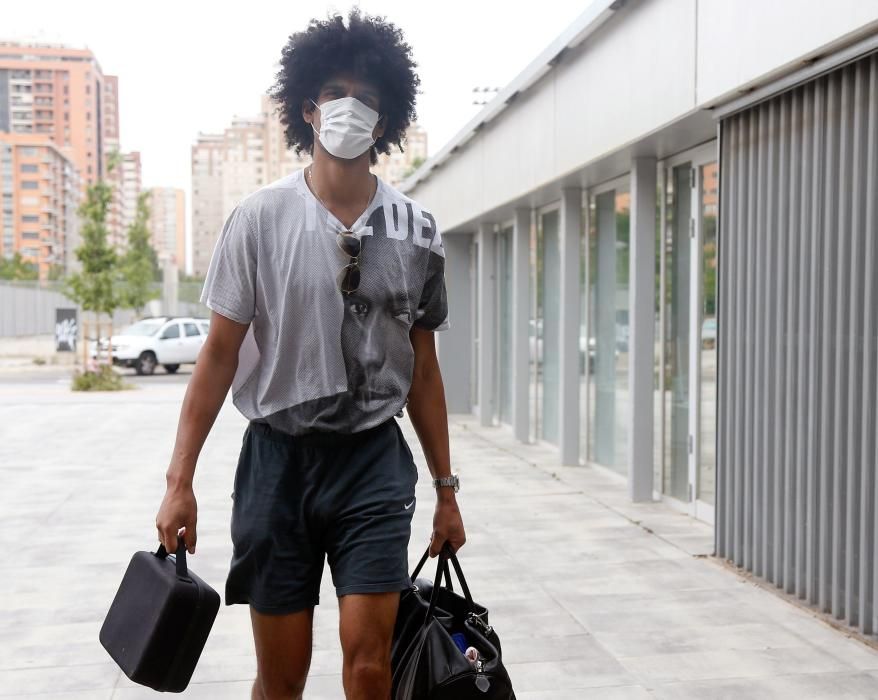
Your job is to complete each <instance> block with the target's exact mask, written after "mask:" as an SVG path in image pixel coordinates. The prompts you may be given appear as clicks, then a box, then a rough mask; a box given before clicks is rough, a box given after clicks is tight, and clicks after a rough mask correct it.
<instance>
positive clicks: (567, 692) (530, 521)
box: [0, 380, 878, 700]
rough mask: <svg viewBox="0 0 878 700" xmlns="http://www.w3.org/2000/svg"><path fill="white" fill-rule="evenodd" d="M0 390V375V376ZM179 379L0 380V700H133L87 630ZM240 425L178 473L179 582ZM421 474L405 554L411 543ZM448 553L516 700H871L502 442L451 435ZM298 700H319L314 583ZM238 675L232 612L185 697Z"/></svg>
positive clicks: (643, 521) (227, 689)
mask: <svg viewBox="0 0 878 700" xmlns="http://www.w3.org/2000/svg"><path fill="white" fill-rule="evenodd" d="M0 381H2V380H0ZM184 388H185V387H184V385H183V384H167V383H165V384H155V385H149V384H147V385H146V388H143V389H140V390H136V391H130V392H123V393H118V394H103V395H99V394H91V395H83V394H73V393H70V392H69V391H68V390H67V388H66V386H65V385H63V384H59V383H57V382H56V381H55V380H52V381H51V382H50V381H45V382H41V383H40V382H38V383H32V384H11V383H6V384H4V383H0V479H2V485H3V487H2V489H0V526H2V527H0V544H2V547H3V552H4V556H3V557H2V560H0V562H2V563H0V650H2V653H0V696H6V697H15V698H23V697H30V696H31V695H33V696H35V697H37V696H38V697H43V698H47V697H51V698H65V699H67V700H74V699H75V700H108V699H110V698H112V699H113V700H128V699H131V698H141V697H152V696H153V693H152V692H151V691H148V690H144V689H142V688H138V687H136V686H134V685H133V684H132V683H130V682H129V681H128V680H127V679H126V678H125V677H124V676H123V675H121V674H120V672H119V670H118V669H117V667H116V666H115V665H114V664H113V663H112V661H111V660H110V659H109V657H108V656H107V655H106V653H105V652H104V650H103V649H102V648H101V646H100V645H99V643H98V630H99V628H100V625H101V622H102V620H103V616H104V614H105V613H106V610H107V608H108V606H109V603H110V601H111V600H112V596H113V594H114V592H115V589H116V586H117V585H118V582H119V579H120V577H121V575H122V573H123V571H124V568H125V566H126V565H127V562H128V559H129V558H130V556H131V554H132V553H133V552H134V551H135V550H137V549H149V548H153V547H154V544H155V535H154V528H153V523H154V517H155V511H156V509H157V507H158V504H159V501H160V499H161V496H162V494H163V478H162V477H163V474H164V470H165V467H166V465H167V460H168V457H169V454H170V451H171V448H172V445H173V437H174V430H175V426H176V421H177V416H178V412H179V407H180V402H181V399H182V396H183V391H184ZM243 429H244V421H243V419H242V418H241V417H240V416H239V415H238V414H237V412H236V411H235V409H234V407H233V406H232V405H231V404H230V403H227V404H226V406H225V407H224V409H223V411H222V413H221V414H220V417H219V419H218V422H217V425H216V426H215V428H214V430H213V432H212V434H211V436H210V438H209V439H208V442H207V444H206V446H205V450H204V453H203V457H202V459H201V462H200V465H199V469H198V473H197V477H196V495H197V497H198V500H199V504H200V512H199V543H198V554H197V555H196V556H195V557H194V559H193V560H192V565H193V568H194V569H195V570H196V571H198V573H199V574H200V575H201V576H202V577H204V578H205V579H206V580H207V581H209V582H210V583H211V584H213V585H214V586H215V587H216V588H218V589H221V588H222V584H223V581H224V575H225V572H226V566H227V562H228V560H229V556H230V549H231V547H230V543H229V537H228V523H229V514H230V506H231V500H230V498H229V495H230V491H231V483H232V474H233V470H234V466H235V462H236V458H237V455H238V450H239V448H240V441H241V435H242V431H243ZM405 429H406V432H407V434H408V435H409V438H410V442H411V444H412V448H413V451H414V452H415V457H416V459H417V460H418V461H419V466H420V467H421V470H422V475H421V481H420V483H419V485H418V489H419V492H418V494H419V498H420V500H419V505H418V506H417V507H418V511H417V513H416V515H415V521H414V530H413V536H412V545H411V550H410V557H411V558H412V559H414V557H416V556H418V555H419V554H420V553H421V552H422V551H423V548H424V547H425V546H426V544H427V540H428V538H429V532H430V523H431V515H432V508H431V505H432V501H431V498H432V493H431V487H430V484H429V480H428V475H427V473H426V470H425V469H424V467H423V460H422V458H421V455H420V450H419V449H418V445H417V441H416V439H415V438H414V435H413V433H412V431H411V429H410V426H408V425H405ZM451 435H452V452H453V457H454V462H455V466H456V468H457V469H458V470H459V472H460V473H461V478H462V482H463V490H462V491H461V494H460V503H461V508H462V510H463V515H464V522H465V524H466V525H467V532H468V538H469V541H468V543H467V545H466V546H465V547H464V549H463V550H462V551H461V557H462V563H463V566H464V567H465V571H466V572H467V574H468V578H469V579H470V584H471V587H472V589H473V591H474V594H475V595H476V597H477V599H479V600H480V601H482V602H484V603H485V604H486V605H487V606H488V607H489V608H490V610H491V620H492V622H493V623H494V625H495V626H496V628H497V629H498V631H499V633H500V635H501V639H502V640H503V647H504V655H505V660H506V663H507V665H508V667H509V671H510V673H511V675H512V679H513V681H514V684H515V687H516V691H517V694H518V697H519V698H520V699H521V700H527V699H528V698H549V699H554V700H565V699H568V698H570V699H573V698H576V699H577V700H579V699H581V698H600V699H602V700H614V699H617V698H626V699H628V698H632V699H633V698H674V699H680V698H698V699H699V700H702V699H705V698H707V699H709V698H747V699H752V698H771V699H772V700H774V699H776V698H796V699H800V698H834V699H837V698H875V697H878V652H876V651H874V650H872V649H871V648H869V647H866V646H864V645H863V644H861V643H860V642H858V641H856V640H854V639H850V638H848V637H846V636H845V635H844V634H843V633H841V632H839V631H837V630H834V629H832V628H830V627H829V626H827V625H826V624H824V623H823V622H821V621H820V620H818V619H815V618H814V617H813V616H812V615H811V614H809V613H808V612H807V611H804V610H801V609H799V608H797V607H795V606H793V605H791V604H789V603H788V602H786V601H784V600H782V599H781V598H779V597H777V596H775V595H774V594H772V593H770V592H768V591H765V590H763V589H762V588H760V587H758V586H755V585H753V584H752V583H749V582H747V581H745V580H744V579H742V578H740V577H738V576H737V575H735V574H734V573H733V572H730V571H729V570H727V569H725V568H724V567H722V566H720V565H719V564H718V563H717V562H715V561H714V560H712V559H710V558H709V557H707V558H705V557H703V556H697V555H698V554H704V553H707V552H709V551H710V549H711V539H712V536H711V531H710V528H709V527H707V526H706V525H704V524H701V523H697V522H694V521H692V520H691V519H689V518H686V517H684V516H682V515H678V514H675V513H672V512H671V511H669V510H668V509H667V508H665V507H663V506H661V505H657V504H648V505H639V506H635V505H632V504H630V503H627V501H626V499H625V494H624V487H623V485H622V484H621V483H620V482H619V481H618V480H616V479H614V478H612V477H610V476H608V475H606V474H601V473H596V472H595V471H594V470H590V469H584V468H559V467H555V466H551V465H552V463H553V457H552V454H551V452H550V451H548V450H546V449H545V448H542V447H539V446H522V445H520V444H517V443H515V442H514V441H513V439H512V438H511V436H510V435H509V433H508V432H507V431H505V430H504V429H500V428H496V429H490V430H484V429H481V428H477V427H476V426H475V424H474V423H473V422H472V420H470V419H469V418H464V417H455V418H453V419H452V425H451ZM322 599H323V601H324V602H323V604H321V606H320V607H319V609H318V611H317V615H316V623H315V624H316V636H315V644H314V660H313V665H312V672H311V677H310V680H309V683H308V688H307V690H306V694H305V696H306V697H307V698H341V697H342V692H341V682H340V675H339V672H340V663H341V658H340V653H339V649H338V637H337V631H336V629H337V623H338V614H337V606H336V603H335V599H334V595H333V591H332V588H331V586H330V579H329V572H328V571H327V572H325V575H324V588H323V592H322ZM254 672H255V662H254V654H253V647H252V639H251V637H250V629H249V618H248V615H247V611H246V609H244V608H243V607H242V606H234V607H232V608H227V607H225V606H224V607H222V608H221V609H220V614H219V617H218V619H217V623H216V625H215V627H214V630H213V632H212V634H211V637H210V640H209V642H208V645H207V647H206V650H205V652H204V655H203V657H202V660H201V663H200V665H199V667H198V669H197V670H196V672H195V676H194V678H193V682H192V684H191V685H190V687H189V689H188V690H187V692H186V693H185V694H184V695H185V696H186V697H191V698H210V699H211V700H221V699H223V698H244V699H246V698H248V697H249V694H248V693H249V688H250V682H251V679H252V678H253V676H254Z"/></svg>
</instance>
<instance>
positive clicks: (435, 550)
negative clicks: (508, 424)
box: [408, 327, 466, 557]
mask: <svg viewBox="0 0 878 700" xmlns="http://www.w3.org/2000/svg"><path fill="white" fill-rule="evenodd" d="M410 337H411V341H412V348H414V351H415V363H414V371H413V374H412V386H411V389H410V390H409V396H408V413H409V417H410V418H411V421H412V425H413V426H414V428H415V432H416V433H417V434H418V440H419V441H420V443H421V447H422V448H423V450H424V456H425V457H426V459H427V466H428V468H429V469H430V473H431V474H432V475H433V477H434V478H436V479H440V478H442V477H444V476H451V457H450V450H449V446H448V412H447V409H446V407H445V387H444V386H443V384H442V373H441V372H440V371H439V360H438V359H437V357H436V342H435V340H434V336H433V332H432V331H425V330H421V329H419V328H417V327H413V328H412V330H411V333H410ZM446 541H448V543H449V544H450V545H451V549H452V550H454V551H457V550H458V549H460V547H462V546H463V544H464V542H466V534H465V532H464V529H463V519H462V518H461V515H460V510H459V508H458V507H457V498H456V496H455V493H454V489H452V488H449V487H446V486H440V487H439V488H438V489H437V490H436V511H435V513H434V515H433V535H432V538H431V543H430V556H432V557H435V556H436V555H437V554H439V552H440V551H441V549H442V545H443V544H444V543H445V542H446Z"/></svg>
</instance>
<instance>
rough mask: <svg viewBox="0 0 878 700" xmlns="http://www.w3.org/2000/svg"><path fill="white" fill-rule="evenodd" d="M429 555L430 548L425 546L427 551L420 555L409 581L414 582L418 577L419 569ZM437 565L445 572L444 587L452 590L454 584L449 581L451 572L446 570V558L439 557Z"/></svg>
mask: <svg viewBox="0 0 878 700" xmlns="http://www.w3.org/2000/svg"><path fill="white" fill-rule="evenodd" d="M429 556H430V548H429V547H427V551H425V552H424V556H422V557H421V560H420V561H419V562H418V565H417V566H416V567H415V570H414V571H413V572H412V575H411V577H410V578H411V581H412V583H414V581H415V579H416V578H417V577H418V574H419V573H421V569H423V568H424V564H425V563H426V562H427V559H428V558H429ZM438 566H439V567H440V568H441V569H442V570H443V571H444V572H445V587H446V588H447V589H448V590H449V591H452V592H453V591H454V585H453V584H452V583H451V574H450V573H449V571H448V560H447V559H444V560H443V559H440V560H439V564H438Z"/></svg>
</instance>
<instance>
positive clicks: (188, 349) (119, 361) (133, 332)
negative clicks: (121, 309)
mask: <svg viewBox="0 0 878 700" xmlns="http://www.w3.org/2000/svg"><path fill="white" fill-rule="evenodd" d="M209 328H210V321H209V319H206V318H194V317H192V316H155V317H150V318H144V319H141V320H140V321H138V322H137V323H135V324H133V325H131V326H128V327H127V328H123V329H122V330H121V331H120V332H119V333H118V334H116V335H113V336H112V337H111V338H110V340H109V342H108V341H107V339H106V338H101V339H100V340H99V341H98V342H92V343H91V356H92V358H94V359H106V357H107V347H108V345H110V344H111V345H112V348H113V364H114V365H120V366H122V367H133V368H134V371H135V372H137V374H152V373H153V372H155V368H156V366H157V365H162V366H163V367H164V368H165V371H166V372H168V373H169V374H173V373H174V372H176V371H177V370H178V369H179V368H180V365H183V364H193V363H194V362H195V359H196V358H197V357H198V352H199V351H200V350H201V346H202V345H203V344H204V341H205V340H206V339H207V331H208V329H209ZM99 353H100V355H99Z"/></svg>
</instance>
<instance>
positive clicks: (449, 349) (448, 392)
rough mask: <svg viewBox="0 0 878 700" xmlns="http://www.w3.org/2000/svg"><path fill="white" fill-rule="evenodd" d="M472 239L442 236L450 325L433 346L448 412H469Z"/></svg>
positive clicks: (470, 404)
mask: <svg viewBox="0 0 878 700" xmlns="http://www.w3.org/2000/svg"><path fill="white" fill-rule="evenodd" d="M472 240H473V237H472V234H468V233H454V234H448V235H446V236H443V237H442V245H443V247H444V248H445V288H446V290H447V293H448V320H449V323H450V327H449V328H448V330H445V331H442V332H440V333H437V334H436V335H437V336H438V337H437V338H436V345H437V351H438V356H439V367H440V369H441V370H442V380H443V382H444V384H445V403H446V405H447V406H448V412H449V413H471V412H472V402H471V401H470V397H471V395H472V365H471V364H470V362H469V357H470V353H471V352H472V347H473V323H472V314H471V312H470V301H471V299H472V295H473V294H474V293H475V290H474V289H473V287H472V284H471V278H470V246H471V245H472ZM461 358H466V361H461Z"/></svg>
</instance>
